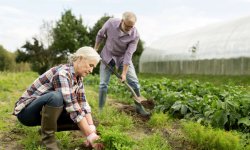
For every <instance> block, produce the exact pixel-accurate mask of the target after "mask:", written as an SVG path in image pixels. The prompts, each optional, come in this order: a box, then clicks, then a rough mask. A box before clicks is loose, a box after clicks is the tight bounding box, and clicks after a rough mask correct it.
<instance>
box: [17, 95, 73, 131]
mask: <svg viewBox="0 0 250 150" xmlns="http://www.w3.org/2000/svg"><path fill="white" fill-rule="evenodd" d="M44 105H48V106H50V107H61V106H63V105H64V104H63V96H62V94H61V93H60V92H57V91H52V92H49V93H46V94H44V95H42V96H41V97H39V98H37V99H35V100H34V101H32V102H31V103H30V104H29V105H27V106H26V107H25V108H24V109H23V110H22V111H21V112H20V113H19V114H17V118H18V120H19V121H20V122H21V123H22V124H24V125H26V126H37V125H41V117H42V116H41V114H40V112H41V111H42V108H43V106H44ZM58 122H63V123H74V122H73V121H72V120H71V119H70V116H69V115H68V114H67V112H66V110H65V109H63V112H62V113H61V115H60V117H59V119H58Z"/></svg>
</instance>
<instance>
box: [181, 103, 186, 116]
mask: <svg viewBox="0 0 250 150" xmlns="http://www.w3.org/2000/svg"><path fill="white" fill-rule="evenodd" d="M181 114H182V115H185V114H187V106H186V105H181Z"/></svg>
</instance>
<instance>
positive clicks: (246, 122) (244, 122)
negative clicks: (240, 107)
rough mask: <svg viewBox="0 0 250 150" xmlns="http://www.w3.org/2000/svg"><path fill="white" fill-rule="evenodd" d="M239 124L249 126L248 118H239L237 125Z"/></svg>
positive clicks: (249, 120)
mask: <svg viewBox="0 0 250 150" xmlns="http://www.w3.org/2000/svg"><path fill="white" fill-rule="evenodd" d="M241 123H242V124H245V125H246V126H250V119H249V117H244V118H240V120H239V121H238V125H239V124H241Z"/></svg>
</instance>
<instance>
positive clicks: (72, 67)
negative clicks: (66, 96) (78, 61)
mask: <svg viewBox="0 0 250 150" xmlns="http://www.w3.org/2000/svg"><path fill="white" fill-rule="evenodd" d="M69 70H70V73H71V75H72V77H73V80H74V82H75V83H77V79H78V78H79V77H78V76H76V73H75V69H74V65H73V63H70V64H69Z"/></svg>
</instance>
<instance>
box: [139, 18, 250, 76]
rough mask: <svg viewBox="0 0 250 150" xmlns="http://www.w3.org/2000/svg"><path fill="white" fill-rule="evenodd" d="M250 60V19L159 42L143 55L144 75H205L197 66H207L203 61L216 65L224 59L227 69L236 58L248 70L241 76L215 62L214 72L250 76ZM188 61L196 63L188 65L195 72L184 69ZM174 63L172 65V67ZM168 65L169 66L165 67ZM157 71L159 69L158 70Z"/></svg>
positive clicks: (192, 31)
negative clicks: (151, 73)
mask: <svg viewBox="0 0 250 150" xmlns="http://www.w3.org/2000/svg"><path fill="white" fill-rule="evenodd" d="M242 58H244V61H242ZM248 58H250V16H249V17H244V18H241V19H238V20H235V21H230V22H225V23H218V24H214V25H210V26H206V27H203V28H199V29H195V30H191V31H188V32H183V33H179V34H176V35H173V36H167V37H163V38H161V39H159V40H158V41H156V42H154V43H153V44H152V45H151V46H149V47H147V48H145V50H144V52H143V53H142V55H141V58H140V72H156V73H157V72H158V73H171V74H176V73H178V74H179V73H180V74H181V73H184V74H185V73H189V74H196V73H198V74H204V72H200V71H199V70H197V69H198V68H197V69H196V67H195V66H197V65H198V66H200V65H201V64H203V65H204V67H205V66H207V65H206V64H204V63H203V62H202V60H206V62H208V63H211V62H209V61H207V60H211V61H213V63H215V62H216V61H215V60H224V61H223V62H224V63H223V66H224V67H223V68H224V69H225V66H227V62H228V61H227V60H228V59H234V62H235V61H236V60H237V59H239V63H237V64H239V65H240V66H239V67H241V68H242V69H244V70H242V71H240V72H241V73H235V72H234V70H231V71H227V70H224V71H221V66H220V65H222V64H221V63H218V64H216V63H215V65H214V67H213V68H212V69H213V71H214V70H216V68H218V69H220V70H217V71H216V72H217V73H216V74H250V68H249V67H250V66H249V62H248V61H249V59H248ZM188 61H192V62H193V63H192V64H193V65H194V66H192V65H191V66H190V65H186V66H188V67H191V68H194V69H193V70H192V71H188V72H185V71H184V70H187V69H188V68H185V67H183V66H185V64H183V63H185V62H187V63H188ZM170 62H171V64H172V66H171V65H169V63H170ZM175 62H176V63H175ZM196 63H199V64H196ZM241 63H245V64H241ZM164 64H165V65H168V66H164ZM178 64H179V65H178ZM234 65H235V64H234ZM242 66H243V67H242ZM200 67H202V66H200ZM236 67H237V66H236ZM156 68H158V69H157V70H156ZM175 68H177V69H178V71H176V70H175ZM170 70H171V72H170ZM213 71H211V72H209V71H206V73H205V74H214V73H213ZM174 72H176V73H174ZM218 72H220V73H218ZM225 72H227V73H225Z"/></svg>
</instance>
